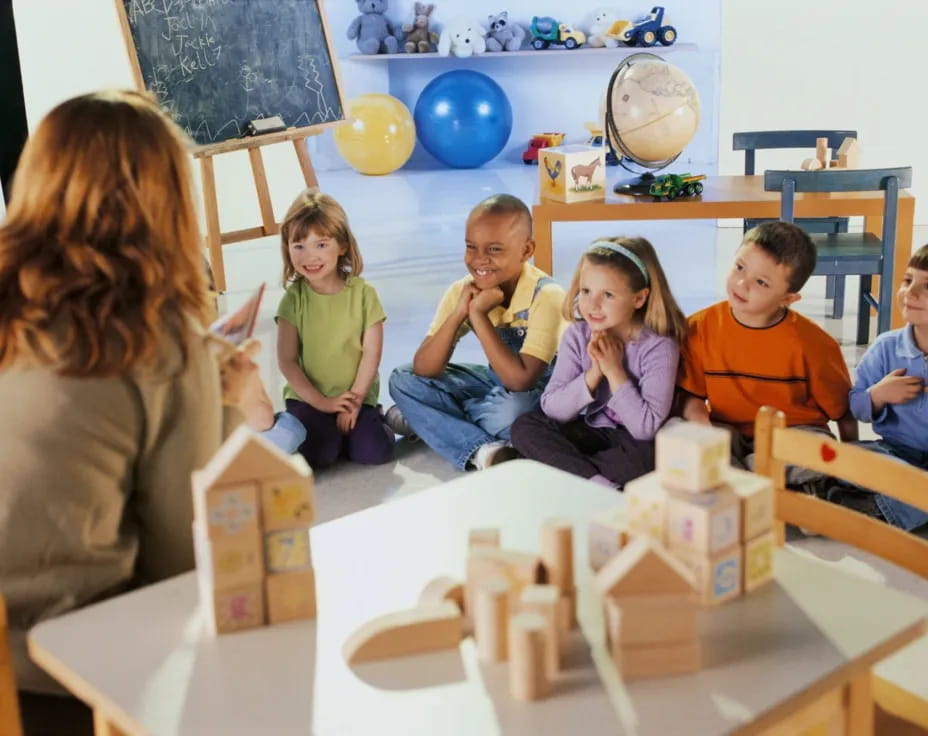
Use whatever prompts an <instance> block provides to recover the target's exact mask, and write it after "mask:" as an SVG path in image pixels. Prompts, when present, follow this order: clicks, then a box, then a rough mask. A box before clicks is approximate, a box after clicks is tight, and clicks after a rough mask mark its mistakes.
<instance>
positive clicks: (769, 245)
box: [680, 222, 857, 484]
mask: <svg viewBox="0 0 928 736" xmlns="http://www.w3.org/2000/svg"><path fill="white" fill-rule="evenodd" d="M815 260H816V253H815V244H814V243H813V242H812V241H811V239H810V238H809V236H808V235H807V234H806V233H805V231H804V230H802V229H801V228H799V227H797V226H796V225H793V224H790V223H786V222H765V223H763V224H761V225H758V226H757V227H755V228H752V229H751V230H749V231H748V232H747V233H746V234H745V236H744V240H743V241H742V243H741V246H740V247H739V248H738V251H737V252H736V253H735V262H734V265H733V266H732V269H731V272H730V273H729V274H728V278H727V279H726V283H725V289H726V292H727V295H728V299H727V301H723V302H719V303H718V304H714V305H712V306H711V307H707V308H706V309H703V310H702V311H700V312H697V313H696V314H694V315H692V316H691V317H690V318H689V324H690V334H689V337H688V339H687V343H686V346H685V349H684V362H683V377H682V379H681V381H680V388H682V389H683V391H684V392H685V399H684V405H683V417H684V419H688V420H690V421H696V422H703V423H706V424H708V423H710V422H712V423H720V424H727V425H731V427H732V429H733V432H732V455H733V460H735V461H736V462H740V463H743V464H745V465H747V466H748V467H751V466H752V465H753V462H752V460H753V457H752V455H753V444H754V442H753V439H754V418H755V416H756V415H757V410H758V409H760V407H762V406H765V405H766V406H773V407H775V408H777V409H780V410H781V411H783V413H784V414H785V415H786V423H787V425H788V426H791V427H802V428H803V429H812V430H816V431H820V432H826V433H827V432H829V430H828V422H829V420H833V421H835V422H837V424H838V431H839V433H840V435H841V439H842V440H855V439H857V421H856V420H855V419H854V417H853V416H852V415H851V414H850V410H849V406H848V394H849V392H850V388H851V380H850V377H849V376H848V371H847V366H846V365H845V362H844V358H843V356H842V355H841V349H840V347H839V346H838V343H837V341H836V340H835V339H834V338H833V337H832V336H831V335H829V334H828V333H827V332H825V331H824V330H823V329H822V328H821V327H819V326H818V325H816V324H815V323H814V322H812V321H811V320H809V319H807V318H806V317H803V316H802V315H801V314H798V313H796V312H794V311H793V310H791V309H790V308H789V307H790V305H791V304H795V303H796V302H797V301H799V299H800V298H801V297H800V295H799V290H800V289H801V288H802V287H803V286H804V285H805V283H806V281H807V280H808V278H809V276H810V275H811V274H812V271H813V270H814V269H815ZM797 470H798V469H797ZM789 480H790V482H791V483H794V484H795V483H798V482H802V481H803V480H806V478H804V477H802V476H797V474H796V473H790V474H789Z"/></svg>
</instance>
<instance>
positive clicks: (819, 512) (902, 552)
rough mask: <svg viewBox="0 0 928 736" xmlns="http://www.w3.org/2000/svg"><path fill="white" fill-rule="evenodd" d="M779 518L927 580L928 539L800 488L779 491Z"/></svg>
mask: <svg viewBox="0 0 928 736" xmlns="http://www.w3.org/2000/svg"><path fill="white" fill-rule="evenodd" d="M775 514H776V517H777V519H778V520H780V521H785V522H786V523H788V524H793V525H795V526H801V527H803V528H805V529H811V530H813V531H815V532H816V533H818V534H822V535H823V536H826V537H828V538H829V539H834V540H836V541H839V542H844V543H845V544H848V545H850V546H852V547H855V548H857V549H860V550H863V551H865V552H869V553H870V554H872V555H874V556H876V557H879V558H881V559H884V560H887V561H888V562H892V563H893V564H894V565H898V566H899V567H901V568H903V569H905V570H908V571H909V572H912V573H914V574H916V575H920V576H921V577H923V578H925V579H926V580H928V542H926V541H925V540H924V539H921V538H919V537H917V536H915V535H914V534H909V533H908V532H904V531H902V529H897V528H896V527H894V526H890V525H889V524H887V523H885V522H883V521H879V520H877V519H871V518H870V517H869V516H864V515H863V514H860V513H858V512H856V511H851V510H850V509H846V508H844V507H843V506H837V505H835V504H833V503H829V502H828V501H823V500H822V499H820V498H816V497H815V496H810V495H808V494H805V493H800V492H797V491H787V490H783V489H780V490H778V491H776V503H775Z"/></svg>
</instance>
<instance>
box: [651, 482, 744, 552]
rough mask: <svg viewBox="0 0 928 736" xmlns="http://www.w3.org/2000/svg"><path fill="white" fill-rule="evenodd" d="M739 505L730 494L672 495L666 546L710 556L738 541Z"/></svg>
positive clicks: (735, 497) (732, 493)
mask: <svg viewBox="0 0 928 736" xmlns="http://www.w3.org/2000/svg"><path fill="white" fill-rule="evenodd" d="M740 531H741V502H740V499H739V497H738V496H737V495H736V494H735V493H734V492H733V491H731V490H727V489H725V490H721V491H712V492H710V493H679V492H674V493H671V494H669V495H668V497H667V531H666V534H667V544H668V545H669V546H670V547H673V548H679V549H684V550H689V551H690V552H693V553H694V554H701V555H706V554H708V555H713V554H716V553H717V552H721V551H722V550H725V549H728V548H729V547H731V546H732V545H733V544H737V543H738V541H739V535H740Z"/></svg>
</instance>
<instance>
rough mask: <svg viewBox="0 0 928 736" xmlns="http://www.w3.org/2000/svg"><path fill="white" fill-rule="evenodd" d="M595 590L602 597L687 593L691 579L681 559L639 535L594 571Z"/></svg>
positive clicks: (690, 589) (691, 586)
mask: <svg viewBox="0 0 928 736" xmlns="http://www.w3.org/2000/svg"><path fill="white" fill-rule="evenodd" d="M595 583H596V589H597V590H598V591H599V592H600V594H601V595H603V596H622V595H660V594H665V593H690V592H692V590H693V579H692V577H691V576H690V574H689V571H688V570H687V569H686V568H685V567H684V566H683V564H682V563H681V562H678V561H677V560H676V559H674V558H673V557H671V555H670V553H669V552H668V551H667V550H665V549H664V548H663V547H661V546H660V545H659V544H657V543H656V542H654V541H653V540H652V539H651V538H650V537H647V536H644V535H642V536H639V537H638V538H637V539H634V540H633V541H631V542H630V543H629V544H628V545H626V546H625V547H623V548H622V550H621V551H620V552H619V553H618V554H617V555H615V556H614V557H613V558H612V559H611V560H609V562H607V563H606V565H605V567H603V568H602V569H601V570H600V571H599V572H598V573H596V580H595Z"/></svg>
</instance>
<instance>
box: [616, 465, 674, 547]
mask: <svg viewBox="0 0 928 736" xmlns="http://www.w3.org/2000/svg"><path fill="white" fill-rule="evenodd" d="M666 503H667V489H666V488H664V486H663V484H662V483H661V481H660V478H659V477H658V475H657V473H647V474H646V475H642V476H641V477H639V478H635V480H632V481H629V482H628V483H626V484H625V520H626V523H627V525H628V536H629V537H631V538H634V537H638V536H642V535H645V536H648V537H650V538H651V539H653V540H654V541H655V542H663V541H664V515H665V512H666Z"/></svg>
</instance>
